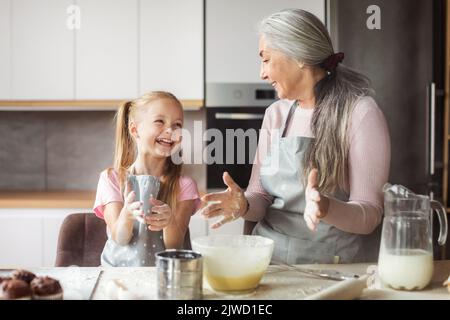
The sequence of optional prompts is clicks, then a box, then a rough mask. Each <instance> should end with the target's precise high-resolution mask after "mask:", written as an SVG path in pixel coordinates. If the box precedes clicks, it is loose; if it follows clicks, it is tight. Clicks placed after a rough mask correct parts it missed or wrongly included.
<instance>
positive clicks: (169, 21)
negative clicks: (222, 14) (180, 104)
mask: <svg viewBox="0 0 450 320" xmlns="http://www.w3.org/2000/svg"><path fill="white" fill-rule="evenodd" d="M223 2H225V3H226V2H227V1H223ZM139 20H140V24H139V25H140V54H139V55H140V65H139V70H140V81H139V83H140V85H139V92H140V94H142V93H144V92H147V91H152V90H166V91H170V92H172V93H174V94H175V95H176V96H177V97H178V98H179V99H186V100H188V99H193V100H197V99H203V0H183V1H179V0H165V1H158V0H141V1H140V16H139Z"/></svg>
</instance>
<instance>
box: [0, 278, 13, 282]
mask: <svg viewBox="0 0 450 320" xmlns="http://www.w3.org/2000/svg"><path fill="white" fill-rule="evenodd" d="M6 280H11V277H0V283H2V282H3V281H6Z"/></svg>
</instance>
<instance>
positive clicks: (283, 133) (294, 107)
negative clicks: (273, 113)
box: [280, 101, 298, 138]
mask: <svg viewBox="0 0 450 320" xmlns="http://www.w3.org/2000/svg"><path fill="white" fill-rule="evenodd" d="M297 106H298V104H297V101H295V102H294V103H293V104H292V105H291V109H290V110H289V113H288V115H287V117H286V120H285V121H284V123H283V126H282V127H281V130H280V131H281V136H280V137H281V138H283V137H284V136H285V135H286V130H287V127H288V124H289V122H290V121H291V118H292V115H293V114H294V112H295V109H296V108H297Z"/></svg>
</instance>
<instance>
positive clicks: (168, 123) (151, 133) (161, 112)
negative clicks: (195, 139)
mask: <svg viewBox="0 0 450 320" xmlns="http://www.w3.org/2000/svg"><path fill="white" fill-rule="evenodd" d="M150 104H151V105H150V106H147V107H144V108H145V111H143V112H142V114H141V115H140V119H139V121H138V123H137V125H136V130H135V134H133V130H132V129H131V132H132V134H133V135H134V137H135V139H136V142H137V145H138V150H139V152H143V153H146V154H149V155H151V156H154V157H157V158H161V157H168V156H170V155H171V154H172V153H173V152H174V151H176V150H177V149H178V147H179V145H180V143H181V129H182V127H183V110H182V108H181V107H180V106H179V105H178V104H177V103H176V102H175V101H173V100H171V99H158V100H155V101H153V102H151V103H150Z"/></svg>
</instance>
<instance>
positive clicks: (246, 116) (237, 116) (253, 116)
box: [214, 112, 264, 120]
mask: <svg viewBox="0 0 450 320" xmlns="http://www.w3.org/2000/svg"><path fill="white" fill-rule="evenodd" d="M214 117H215V118H216V119H226V120H261V119H263V118H264V115H263V114H258V113H223V112H217V113H216V114H215V115H214Z"/></svg>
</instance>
